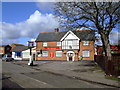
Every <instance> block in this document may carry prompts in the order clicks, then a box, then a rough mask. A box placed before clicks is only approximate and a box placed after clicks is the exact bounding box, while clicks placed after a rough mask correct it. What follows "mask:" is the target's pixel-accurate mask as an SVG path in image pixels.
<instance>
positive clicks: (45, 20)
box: [0, 2, 120, 45]
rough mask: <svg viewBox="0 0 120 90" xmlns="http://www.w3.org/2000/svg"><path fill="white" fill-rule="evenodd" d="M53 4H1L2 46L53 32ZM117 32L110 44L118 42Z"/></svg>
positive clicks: (24, 41) (54, 26)
mask: <svg viewBox="0 0 120 90" xmlns="http://www.w3.org/2000/svg"><path fill="white" fill-rule="evenodd" d="M53 7H54V3H53V2H51V3H50V2H49V3H47V2H3V3H2V22H0V24H2V27H1V26H0V28H2V30H0V33H2V36H0V38H2V39H1V41H2V44H11V43H20V44H25V45H27V41H30V40H35V39H36V37H37V36H38V34H39V33H40V32H49V31H53V30H54V28H58V27H59V23H58V19H57V18H55V17H54V15H53V9H52V8H53ZM118 35H120V33H118V32H117V31H115V32H113V33H112V34H111V37H110V39H111V40H112V43H115V42H117V41H118Z"/></svg>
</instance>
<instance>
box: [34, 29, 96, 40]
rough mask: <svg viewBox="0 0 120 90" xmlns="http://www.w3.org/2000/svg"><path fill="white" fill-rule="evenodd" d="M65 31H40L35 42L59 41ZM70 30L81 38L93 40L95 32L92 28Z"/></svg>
mask: <svg viewBox="0 0 120 90" xmlns="http://www.w3.org/2000/svg"><path fill="white" fill-rule="evenodd" d="M67 32H68V31H62V32H46V33H40V34H39V35H38V37H37V39H36V42H47V41H60V39H61V38H62V37H63V36H64V35H65V34H66V33H67ZM72 32H73V33H74V34H75V35H76V36H77V37H78V38H79V39H81V40H95V33H94V31H93V30H77V31H72Z"/></svg>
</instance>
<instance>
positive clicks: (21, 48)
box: [12, 46, 28, 52]
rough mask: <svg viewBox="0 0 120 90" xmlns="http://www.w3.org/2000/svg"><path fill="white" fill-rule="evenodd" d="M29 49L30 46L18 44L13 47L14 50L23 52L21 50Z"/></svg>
mask: <svg viewBox="0 0 120 90" xmlns="http://www.w3.org/2000/svg"><path fill="white" fill-rule="evenodd" d="M27 49H28V46H16V47H14V48H13V49H12V51H13V52H21V51H24V50H27Z"/></svg>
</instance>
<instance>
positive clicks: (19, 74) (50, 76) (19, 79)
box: [2, 61, 111, 88]
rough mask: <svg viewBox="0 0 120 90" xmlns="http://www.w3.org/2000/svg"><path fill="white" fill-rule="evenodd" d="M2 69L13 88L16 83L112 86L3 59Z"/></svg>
mask: <svg viewBox="0 0 120 90" xmlns="http://www.w3.org/2000/svg"><path fill="white" fill-rule="evenodd" d="M2 69H3V75H4V76H5V77H8V79H9V80H10V82H11V83H13V84H12V85H11V86H13V88H15V87H14V85H15V86H16V87H19V88H111V87H108V86H105V85H99V84H95V83H90V82H86V81H82V80H78V79H74V78H70V77H66V76H64V75H57V74H54V73H50V72H46V71H41V70H35V69H32V68H30V67H23V66H20V65H15V64H12V63H11V62H4V61H3V62H2ZM3 81H4V80H3ZM5 85H6V86H8V85H9V84H7V82H5V81H4V83H3V87H5ZM10 88H11V87H10Z"/></svg>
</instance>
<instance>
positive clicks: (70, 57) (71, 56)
mask: <svg viewBox="0 0 120 90" xmlns="http://www.w3.org/2000/svg"><path fill="white" fill-rule="evenodd" d="M68 57H69V61H72V58H73V54H72V53H70V54H69V56H68Z"/></svg>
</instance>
